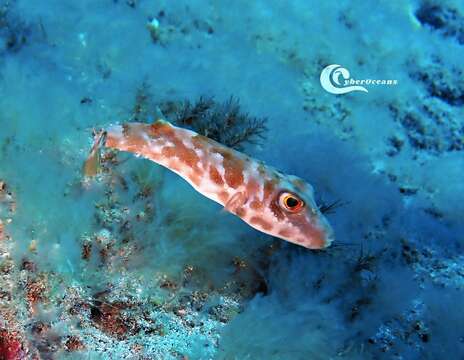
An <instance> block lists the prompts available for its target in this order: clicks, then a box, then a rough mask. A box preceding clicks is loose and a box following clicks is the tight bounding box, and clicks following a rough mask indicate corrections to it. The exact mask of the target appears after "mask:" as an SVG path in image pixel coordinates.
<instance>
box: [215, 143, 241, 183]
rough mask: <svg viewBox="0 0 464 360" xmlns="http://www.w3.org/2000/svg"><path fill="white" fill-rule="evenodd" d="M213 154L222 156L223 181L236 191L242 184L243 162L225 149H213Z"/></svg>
mask: <svg viewBox="0 0 464 360" xmlns="http://www.w3.org/2000/svg"><path fill="white" fill-rule="evenodd" d="M212 151H213V152H216V153H218V154H220V155H222V158H223V160H222V166H223V167H224V180H225V181H226V183H227V185H229V186H230V187H231V188H233V189H236V188H238V187H239V186H240V185H242V184H243V179H244V178H243V170H244V162H243V160H242V159H240V158H238V157H237V156H235V154H233V153H232V151H230V150H228V149H226V148H220V147H213V148H212Z"/></svg>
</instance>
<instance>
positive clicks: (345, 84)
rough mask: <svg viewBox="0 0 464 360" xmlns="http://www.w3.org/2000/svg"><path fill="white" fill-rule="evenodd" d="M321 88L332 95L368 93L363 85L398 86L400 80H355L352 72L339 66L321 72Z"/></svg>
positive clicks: (333, 65)
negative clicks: (354, 92)
mask: <svg viewBox="0 0 464 360" xmlns="http://www.w3.org/2000/svg"><path fill="white" fill-rule="evenodd" d="M320 81H321V86H322V87H323V88H324V90H325V91H327V92H329V93H331V94H337V95H340V94H347V93H349V92H352V91H362V92H366V93H367V92H368V90H367V89H366V87H364V86H362V85H397V84H398V80H375V79H363V80H354V79H352V78H351V76H350V72H349V71H348V70H347V69H345V68H344V67H341V66H340V65H338V64H332V65H329V66H326V67H325V68H324V69H323V70H322V72H321V77H320Z"/></svg>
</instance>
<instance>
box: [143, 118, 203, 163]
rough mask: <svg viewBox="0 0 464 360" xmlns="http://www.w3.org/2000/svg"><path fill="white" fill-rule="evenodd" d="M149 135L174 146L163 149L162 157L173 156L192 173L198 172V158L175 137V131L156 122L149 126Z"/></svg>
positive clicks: (166, 125)
mask: <svg viewBox="0 0 464 360" xmlns="http://www.w3.org/2000/svg"><path fill="white" fill-rule="evenodd" d="M149 134H150V136H151V137H152V138H155V139H156V138H157V137H160V136H162V137H163V139H165V140H167V141H169V142H171V143H172V144H174V146H165V147H163V150H162V153H163V155H165V156H168V157H171V156H175V157H177V158H179V160H180V161H182V162H183V163H184V164H185V165H187V166H189V167H190V168H192V169H193V170H194V171H200V168H199V167H198V165H199V162H200V157H199V156H198V155H197V153H196V152H195V150H194V149H190V148H188V147H187V146H185V144H184V143H183V141H182V140H181V139H179V138H178V137H177V136H176V132H175V129H174V128H173V127H172V126H171V125H169V124H167V123H162V122H156V123H154V124H152V125H151V126H150V131H149Z"/></svg>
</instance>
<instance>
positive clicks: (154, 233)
mask: <svg viewBox="0 0 464 360" xmlns="http://www.w3.org/2000/svg"><path fill="white" fill-rule="evenodd" d="M463 44H464V5H463V3H462V2H459V1H457V0H449V1H434V2H428V1H419V0H418V1H410V0H408V1H386V0H379V1H375V2H370V3H364V2H350V1H328V2H316V1H309V2H308V1H299V0H292V1H287V2H279V1H275V0H273V1H263V0H256V1H252V2H249V1H242V0H238V1H234V2H226V1H222V2H221V1H208V0H197V1H194V2H187V1H149V0H119V1H118V0H113V1H111V0H99V1H91V0H80V1H71V0H49V1H46V2H44V1H36V0H16V1H14V0H10V1H7V0H4V1H0V95H1V96H0V160H1V161H0V164H1V166H0V180H1V183H0V185H1V186H0V220H1V223H0V359H33V358H40V359H240V360H241V359H291V360H294V359H338V358H340V359H464V315H462V311H461V310H462V309H461V308H462V304H463V301H464V295H463V294H464V293H463V291H464V273H463V270H462V269H463V266H464V255H463V253H462V250H463V235H462V234H463V230H464V221H463V217H464V156H463V154H464V152H463V151H464V120H463V119H464V113H463V104H464V82H463V78H462V74H463V72H464V63H463V62H462V58H463V55H464V47H463ZM332 64H333V65H335V64H336V65H339V67H338V69H339V70H340V68H343V69H346V70H348V72H349V74H347V73H346V72H344V70H342V71H341V72H338V73H334V72H332V73H331V78H330V79H329V80H330V83H331V84H332V86H333V87H335V88H339V89H340V88H342V89H346V88H347V86H350V82H349V81H350V79H351V80H353V81H354V83H353V82H352V83H351V86H353V85H358V86H363V87H364V88H365V90H367V91H363V90H357V91H351V92H347V93H345V94H341V95H336V94H333V93H331V92H330V91H326V90H325V89H324V87H323V86H322V85H321V80H320V75H321V73H322V71H323V69H324V68H325V67H326V66H328V65H332ZM345 80H346V81H347V84H346V85H345V83H344V81H345ZM356 80H360V81H359V82H358V83H357V84H356ZM361 80H363V81H362V82H361ZM365 80H374V82H375V81H376V80H395V83H394V84H390V85H387V84H382V83H381V82H380V83H379V84H377V83H372V81H369V82H366V81H365ZM336 81H339V83H338V84H337V82H336ZM343 91H344V90H343ZM231 96H233V99H234V101H238V106H239V110H240V114H242V115H243V118H242V119H243V122H240V123H239V125H237V126H235V127H230V126H229V127H225V128H224V126H225V125H224V120H223V119H224V118H226V115H227V109H228V108H227V105H224V104H227V101H229V99H230V97H231ZM200 97H203V99H211V101H212V102H213V103H214V104H215V105H214V106H216V107H215V109H217V113H218V114H219V115H220V114H221V111H222V112H223V113H224V117H221V116H216V117H214V116H211V114H206V115H205V118H203V121H204V123H202V124H203V125H205V126H206V127H207V128H208V129H209V134H212V135H211V136H212V137H214V136H215V135H214V134H215V133H214V132H212V130H211V129H218V128H219V129H223V130H221V131H219V132H218V133H217V134H216V135H217V136H219V135H221V136H222V137H221V138H220V140H221V141H223V142H227V141H228V140H227V139H229V140H230V139H231V138H232V137H233V136H236V135H237V134H241V132H242V131H245V130H246V129H249V126H250V124H251V123H252V122H250V121H252V120H253V119H255V120H256V119H257V120H258V121H262V122H263V124H264V125H265V127H266V131H264V129H263V132H262V133H260V134H259V135H260V136H261V137H260V136H256V137H255V138H246V137H245V138H244V139H243V141H242V142H241V143H240V146H239V148H240V150H241V151H243V152H245V153H247V154H249V155H250V156H252V157H254V158H256V159H259V160H263V161H265V162H266V163H267V164H269V165H272V166H274V167H276V168H278V169H280V170H282V171H283V172H285V173H287V174H295V175H297V176H300V177H302V178H304V179H305V180H307V181H308V182H309V183H310V184H312V185H313V186H314V188H315V194H316V200H317V202H318V203H319V204H326V205H327V204H331V203H334V202H335V203H336V204H337V206H335V208H334V209H333V211H331V212H330V213H328V214H327V218H328V220H329V222H330V223H331V225H332V227H333V228H334V232H335V238H336V240H335V242H334V244H333V245H332V246H331V247H329V248H327V249H324V250H322V251H311V250H308V249H305V248H303V247H299V246H297V245H293V244H290V243H287V242H284V241H282V240H280V239H277V238H273V237H271V236H268V235H265V234H262V233H260V232H258V231H256V230H254V229H252V228H251V227H249V226H248V225H247V224H245V223H244V222H243V221H241V220H240V219H238V218H237V217H235V216H233V215H231V214H229V213H227V212H224V211H222V208H221V206H219V205H218V204H216V203H213V202H212V201H210V200H208V199H207V198H205V197H204V196H202V195H201V194H199V193H197V192H196V191H195V190H193V188H192V187H191V186H190V185H188V184H187V183H186V182H185V181H184V180H182V179H181V178H179V177H178V176H177V175H175V174H174V173H172V172H170V171H169V170H167V169H164V168H162V167H160V166H158V165H157V164H155V163H153V162H150V161H148V160H143V159H140V158H136V157H134V156H131V155H130V154H122V153H117V152H110V151H105V153H104V154H105V155H104V162H103V168H102V172H101V173H100V174H99V175H98V176H97V177H96V178H92V179H85V178H84V176H83V174H82V165H83V163H84V161H85V159H86V157H87V156H88V153H89V151H90V148H91V146H92V142H93V137H92V132H93V131H94V130H98V129H102V128H107V127H108V126H110V125H111V124H120V123H123V122H129V121H143V122H151V121H153V120H155V119H156V118H157V117H159V116H164V117H166V118H167V119H168V120H170V121H171V122H174V123H176V121H177V122H179V121H180V120H179V119H181V118H182V109H184V110H185V109H186V107H188V106H189V105H190V106H195V104H197V105H198V101H199V99H200ZM185 125H186V126H187V127H188V126H190V127H193V128H194V129H197V130H198V128H195V123H194V124H193V125H192V124H185ZM203 125H202V126H203ZM224 129H225V130H226V131H225V130H224ZM218 134H219V135H218ZM252 140H253V141H252Z"/></svg>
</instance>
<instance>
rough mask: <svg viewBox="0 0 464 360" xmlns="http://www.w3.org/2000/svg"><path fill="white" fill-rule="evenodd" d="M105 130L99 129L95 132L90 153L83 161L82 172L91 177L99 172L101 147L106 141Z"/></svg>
mask: <svg viewBox="0 0 464 360" xmlns="http://www.w3.org/2000/svg"><path fill="white" fill-rule="evenodd" d="M106 134H107V133H106V131H104V130H101V131H99V132H98V133H95V135H94V138H95V141H94V143H93V146H92V149H91V150H90V154H89V156H88V157H87V159H86V160H85V162H84V166H83V168H82V172H83V173H84V176H86V177H93V176H95V175H97V174H99V173H100V172H101V154H100V152H101V150H100V149H101V147H102V146H103V145H104V143H105V141H106Z"/></svg>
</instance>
